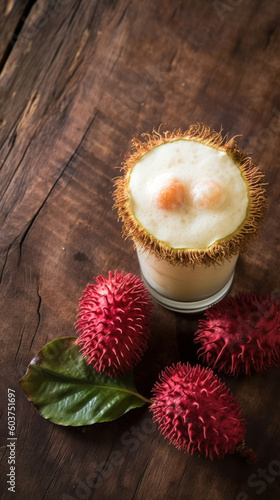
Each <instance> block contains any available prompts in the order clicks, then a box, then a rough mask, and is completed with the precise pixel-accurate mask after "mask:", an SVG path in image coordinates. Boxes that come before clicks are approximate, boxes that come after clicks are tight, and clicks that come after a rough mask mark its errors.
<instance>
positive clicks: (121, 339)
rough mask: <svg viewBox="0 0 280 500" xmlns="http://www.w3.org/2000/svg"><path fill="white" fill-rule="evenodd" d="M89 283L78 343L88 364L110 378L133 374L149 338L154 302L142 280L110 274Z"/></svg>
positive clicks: (81, 307) (80, 311)
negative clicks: (93, 282)
mask: <svg viewBox="0 0 280 500" xmlns="http://www.w3.org/2000/svg"><path fill="white" fill-rule="evenodd" d="M95 280H96V284H92V283H89V284H88V285H87V287H86V289H85V290H84V292H83V296H82V298H81V299H80V301H79V309H78V315H77V317H78V321H77V322H76V328H77V331H78V335H79V336H78V339H77V343H78V345H80V346H81V352H82V355H83V356H84V357H85V358H86V361H87V364H90V365H92V366H93V368H94V369H95V370H96V371H97V372H98V373H101V372H102V373H106V374H107V375H109V376H112V377H116V376H117V375H120V374H123V373H126V372H128V371H131V370H132V369H133V368H134V367H135V366H136V364H137V363H138V362H139V361H140V360H141V357H142V355H143V354H144V352H145V351H146V349H147V346H148V340H149V337H150V328H149V322H150V317H151V313H152V307H153V306H152V302H151V299H150V296H149V293H148V291H147V290H146V288H145V286H144V284H143V282H142V280H140V279H139V278H138V277H137V276H135V275H133V274H126V275H124V273H123V272H122V273H118V272H117V271H115V273H114V274H113V273H112V272H110V273H109V277H108V278H105V276H103V275H101V276H97V277H96V278H95Z"/></svg>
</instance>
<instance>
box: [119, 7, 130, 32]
mask: <svg viewBox="0 0 280 500" xmlns="http://www.w3.org/2000/svg"><path fill="white" fill-rule="evenodd" d="M131 3H132V2H131V1H130V2H128V4H127V6H126V7H125V9H124V11H123V12H122V14H121V16H120V19H119V20H118V23H117V28H118V27H119V26H120V24H121V23H122V21H123V20H124V18H125V17H126V14H127V12H128V10H129V8H130V6H131Z"/></svg>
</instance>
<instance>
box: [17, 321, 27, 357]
mask: <svg viewBox="0 0 280 500" xmlns="http://www.w3.org/2000/svg"><path fill="white" fill-rule="evenodd" d="M24 331H25V326H24V325H23V327H22V329H21V333H20V339H19V343H18V348H17V352H16V355H15V359H16V358H17V355H18V353H19V350H20V346H21V343H22V338H23V334H24Z"/></svg>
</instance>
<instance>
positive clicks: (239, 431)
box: [150, 362, 246, 460]
mask: <svg viewBox="0 0 280 500" xmlns="http://www.w3.org/2000/svg"><path fill="white" fill-rule="evenodd" d="M153 394H154V396H153V398H152V405H151V406H150V409H151V411H152V412H153V418H154V420H155V421H158V423H159V431H160V432H161V433H162V434H163V435H164V437H165V438H167V439H168V440H169V442H170V443H172V444H174V445H175V446H176V447H177V448H179V449H181V450H182V451H184V452H188V453H190V454H191V455H192V454H193V453H194V452H196V451H197V452H198V453H199V454H204V455H206V456H209V457H210V459H211V460H213V458H214V457H215V456H217V457H219V458H223V457H224V455H225V454H226V453H233V452H234V451H235V448H236V446H237V445H238V444H239V443H240V442H242V440H243V438H244V435H245V424H246V422H245V420H243V419H241V408H240V405H239V403H238V401H237V400H236V399H235V397H234V396H233V395H232V394H230V393H229V389H228V388H227V387H226V385H225V384H224V383H223V382H221V380H220V379H219V378H218V377H217V375H214V373H213V371H212V370H211V369H210V368H203V367H201V366H199V365H196V366H194V367H192V366H191V365H190V364H189V363H187V364H182V363H181V362H179V363H178V364H177V365H172V366H170V367H167V368H165V370H163V371H162V373H161V375H160V380H159V382H157V383H156V384H155V386H154V389H153Z"/></svg>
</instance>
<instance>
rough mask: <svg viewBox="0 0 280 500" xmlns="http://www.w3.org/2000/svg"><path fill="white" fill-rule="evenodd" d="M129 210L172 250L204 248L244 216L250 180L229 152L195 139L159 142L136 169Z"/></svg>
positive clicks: (133, 172)
mask: <svg viewBox="0 0 280 500" xmlns="http://www.w3.org/2000/svg"><path fill="white" fill-rule="evenodd" d="M129 199H130V205H131V209H132V211H133V213H134V215H135V217H136V219H137V220H138V221H139V222H140V224H141V225H142V226H143V227H144V228H145V229H146V230H147V231H148V232H150V233H151V234H152V235H153V236H154V237H156V238H157V239H158V240H160V241H162V242H165V243H166V244H167V245H169V246H171V247H173V248H189V249H191V248H192V249H202V248H207V247H209V246H210V245H212V244H213V243H214V242H215V241H217V240H221V239H223V238H226V237H227V236H228V235H230V234H232V233H233V232H234V231H236V230H237V229H238V227H239V226H240V225H241V224H242V222H243V221H244V219H245V218H246V213H247V208H248V203H249V197H248V190H247V185H246V182H245V181H244V179H243V177H242V174H241V172H240V170H239V168H238V167H237V165H236V164H235V163H234V161H233V159H232V158H231V157H230V156H229V155H228V154H227V153H225V152H222V151H219V150H217V149H215V148H211V147H209V146H205V145H204V144H201V143H198V142H196V141H192V140H186V139H180V140H175V141H173V142H168V143H165V144H161V145H160V146H157V147H155V148H153V149H152V150H151V151H149V152H148V153H146V154H145V155H144V156H143V157H142V158H141V159H140V160H139V161H138V162H137V163H136V164H135V165H134V167H133V169H132V172H131V174H130V180H129Z"/></svg>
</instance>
